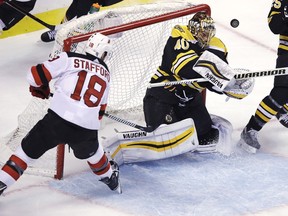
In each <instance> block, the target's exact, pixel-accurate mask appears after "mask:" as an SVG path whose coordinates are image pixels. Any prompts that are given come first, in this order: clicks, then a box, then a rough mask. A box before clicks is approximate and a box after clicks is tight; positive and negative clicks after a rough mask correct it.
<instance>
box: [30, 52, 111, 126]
mask: <svg viewBox="0 0 288 216" xmlns="http://www.w3.org/2000/svg"><path fill="white" fill-rule="evenodd" d="M39 67H41V68H40V70H41V71H42V78H41V75H39V73H38V72H37V70H39ZM43 74H44V75H45V78H46V79H47V81H48V82H49V81H50V80H51V79H56V78H57V79H56V80H55V83H54V87H55V90H54V92H53V93H54V95H53V98H52V100H51V104H50V109H51V110H53V111H54V112H55V113H57V114H58V115H59V116H60V117H62V118H63V119H65V120H67V121H69V122H72V123H74V124H76V125H79V126H81V127H83V128H87V129H92V130H98V129H99V128H100V120H99V111H100V109H101V110H102V111H103V109H105V107H106V105H107V99H108V92H109V88H110V77H111V76H110V72H109V70H108V67H107V66H106V64H105V63H104V62H103V61H101V60H100V59H96V60H94V61H92V59H89V57H87V56H86V55H82V54H76V53H66V52H62V53H61V54H60V55H59V56H58V57H57V58H55V59H52V60H49V61H45V62H43V63H42V64H40V66H39V65H37V66H33V67H32V68H31V71H30V72H29V73H28V75H27V80H28V83H29V84H30V85H32V86H36V87H38V86H40V85H42V84H43V83H42V82H41V79H43Z"/></svg>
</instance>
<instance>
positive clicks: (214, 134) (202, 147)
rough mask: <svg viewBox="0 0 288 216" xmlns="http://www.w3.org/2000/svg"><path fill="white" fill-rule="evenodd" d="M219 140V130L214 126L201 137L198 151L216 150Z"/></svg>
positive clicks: (210, 151)
mask: <svg viewBox="0 0 288 216" xmlns="http://www.w3.org/2000/svg"><path fill="white" fill-rule="evenodd" d="M218 142H219V130H218V129H216V128H212V129H211V130H210V131H209V132H208V133H206V134H204V135H203V136H200V137H199V146H198V147H197V150H196V152H198V153H212V152H216V145H217V143H218Z"/></svg>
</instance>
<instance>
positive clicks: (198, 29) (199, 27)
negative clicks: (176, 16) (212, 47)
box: [188, 11, 216, 49]
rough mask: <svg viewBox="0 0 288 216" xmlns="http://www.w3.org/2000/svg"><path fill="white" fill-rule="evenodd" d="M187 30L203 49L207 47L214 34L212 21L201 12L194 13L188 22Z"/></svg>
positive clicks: (214, 29)
mask: <svg viewBox="0 0 288 216" xmlns="http://www.w3.org/2000/svg"><path fill="white" fill-rule="evenodd" d="M188 29H189V31H190V32H191V33H192V35H193V36H194V37H195V39H196V40H197V41H198V43H199V45H200V46H201V48H203V49H204V48H206V47H207V46H208V45H209V43H210V40H211V38H212V37H214V36H215V33H216V28H215V23H214V20H213V19H212V18H211V17H210V16H209V15H208V14H206V13H205V12H202V11H201V12H198V13H196V14H195V15H194V16H193V17H192V18H191V19H190V20H189V22H188Z"/></svg>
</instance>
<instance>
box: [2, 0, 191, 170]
mask: <svg viewBox="0 0 288 216" xmlns="http://www.w3.org/2000/svg"><path fill="white" fill-rule="evenodd" d="M192 7H194V5H193V4H191V3H187V2H185V1H179V2H174V3H167V2H163V3H156V4H155V3H154V4H148V5H136V6H132V7H123V8H116V9H111V10H109V11H105V10H104V11H100V12H97V13H95V14H90V15H87V16H83V17H80V18H79V19H76V20H73V21H71V22H69V23H67V24H65V25H63V26H62V28H60V29H59V30H58V32H57V35H56V41H55V44H54V47H53V50H52V52H51V54H50V57H51V58H53V57H56V56H57V55H58V54H59V53H60V52H61V51H63V46H64V41H65V39H67V38H69V37H73V36H76V35H82V34H86V33H88V32H93V31H95V30H97V31H98V30H100V29H105V28H107V27H111V26H118V25H119V24H127V23H131V22H134V21H137V20H141V19H146V18H151V17H155V16H160V17H161V15H163V14H167V13H170V12H173V11H179V10H183V9H185V8H192ZM191 16H192V14H190V15H185V16H181V17H179V18H173V19H169V20H168V19H166V21H161V22H158V23H155V24H154V23H153V24H149V25H146V26H144V27H140V28H138V26H137V22H135V23H133V25H134V27H133V28H132V29H131V30H127V31H123V32H122V33H117V34H116V33H113V35H112V36H111V37H112V38H113V40H114V45H115V49H114V53H113V57H112V59H111V61H110V62H109V63H108V67H109V69H110V71H111V73H112V77H111V88H110V93H109V99H108V107H107V111H109V112H110V113H111V112H112V113H113V114H114V115H117V116H119V117H121V118H125V119H127V120H135V119H142V118H143V111H142V101H143V97H144V95H145V91H146V88H147V84H148V82H149V80H150V78H151V76H152V75H153V74H154V73H155V72H156V69H157V67H158V66H159V64H160V62H161V58H162V51H163V49H164V46H165V43H166V41H167V39H168V37H169V36H170V33H171V30H172V28H173V26H175V25H177V24H182V25H186V24H187V23H188V20H189V19H190V18H191ZM85 44H86V41H85V40H84V41H83V42H79V43H75V44H72V46H71V47H70V50H71V51H73V52H78V53H83V47H84V46H85ZM48 106H49V100H38V99H33V100H32V101H31V102H30V104H29V106H28V107H27V108H26V109H25V110H24V111H23V113H22V114H21V115H20V116H19V125H18V128H17V129H16V130H15V131H14V132H13V133H11V134H9V135H8V136H7V137H5V139H2V140H4V141H2V142H3V143H4V145H1V146H2V149H3V148H6V150H7V147H8V149H10V150H15V148H16V147H17V146H18V145H19V144H20V143H21V140H22V138H23V137H24V136H25V135H26V134H27V132H28V131H29V130H30V129H31V128H32V127H33V126H34V125H35V123H36V122H37V121H38V120H39V119H41V118H42V117H43V116H44V114H45V113H46V111H47V108H48ZM106 121H108V120H106ZM110 121H111V120H110ZM105 123H107V122H105ZM53 151H56V150H55V149H53V150H50V152H49V153H46V154H44V156H42V157H41V158H40V159H39V160H38V161H37V162H36V163H35V164H34V165H33V167H31V168H30V170H36V173H41V175H42V174H43V171H44V173H46V170H52V172H53V175H54V173H55V168H56V164H55V161H56V159H55V158H56V153H55V152H53ZM2 158H3V157H1V159H2ZM2 163H3V162H2ZM39 170H42V171H41V172H40V171H39Z"/></svg>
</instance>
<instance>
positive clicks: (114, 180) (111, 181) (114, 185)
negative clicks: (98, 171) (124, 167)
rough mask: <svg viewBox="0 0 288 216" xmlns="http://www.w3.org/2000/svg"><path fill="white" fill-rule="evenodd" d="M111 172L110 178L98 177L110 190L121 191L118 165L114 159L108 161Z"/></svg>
mask: <svg viewBox="0 0 288 216" xmlns="http://www.w3.org/2000/svg"><path fill="white" fill-rule="evenodd" d="M110 164H111V167H112V170H113V173H112V175H111V177H110V178H108V177H105V178H103V179H100V181H101V182H103V183H105V184H106V185H107V186H108V187H109V188H110V189H111V190H113V191H117V192H118V193H122V189H121V184H120V180H119V166H118V164H117V163H116V162H115V161H113V160H112V161H110Z"/></svg>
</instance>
